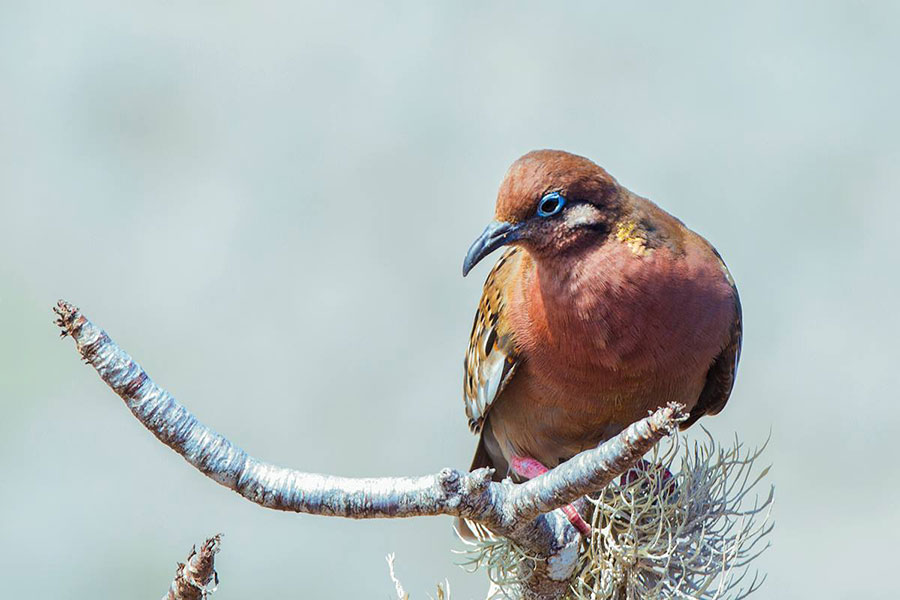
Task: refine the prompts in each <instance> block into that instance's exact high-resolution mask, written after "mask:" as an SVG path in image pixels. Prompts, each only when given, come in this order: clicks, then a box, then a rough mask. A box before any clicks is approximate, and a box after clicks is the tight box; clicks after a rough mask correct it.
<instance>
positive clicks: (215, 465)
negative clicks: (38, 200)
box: [54, 300, 685, 598]
mask: <svg viewBox="0 0 900 600" xmlns="http://www.w3.org/2000/svg"><path fill="white" fill-rule="evenodd" d="M54 311H55V312H56V314H57V315H58V319H57V324H58V325H59V326H60V328H61V330H62V332H61V334H62V335H63V336H71V337H72V338H73V339H74V340H75V345H76V348H77V349H78V351H79V353H80V354H81V356H82V357H83V358H84V360H85V362H87V363H88V364H90V365H91V366H92V367H94V368H95V369H96V370H97V373H98V374H99V375H100V378H101V379H102V380H103V381H104V382H106V384H107V385H109V386H110V387H111V388H112V389H113V391H114V392H116V394H118V395H119V396H120V397H121V398H122V399H123V400H124V401H125V404H126V405H127V406H128V408H129V409H130V410H131V412H132V413H133V414H134V416H135V417H137V419H138V420H139V421H140V422H141V423H143V424H144V426H145V427H146V428H147V429H149V430H150V431H151V432H152V433H153V434H154V435H155V436H156V437H157V438H158V439H159V440H160V441H161V442H163V443H164V444H166V445H167V446H169V447H170V448H172V449H173V450H175V452H177V453H178V454H180V455H181V456H182V457H184V459H185V460H187V461H188V462H189V463H190V464H191V465H193V466H194V467H196V468H197V469H198V470H200V471H201V472H202V473H204V474H205V475H206V476H208V477H210V478H211V479H213V480H215V481H217V482H218V483H220V484H222V485H224V486H225V487H227V488H229V489H231V490H233V491H235V492H237V493H239V494H240V495H242V496H243V497H245V498H247V499H248V500H250V501H252V502H255V503H256V504H259V505H261V506H264V507H266V508H274V509H277V510H285V511H294V512H300V513H309V514H316V515H326V516H340V517H348V518H354V519H372V518H400V517H415V516H426V515H452V516H455V517H463V518H466V519H469V520H471V521H474V522H476V523H478V524H480V525H482V526H484V527H487V528H488V529H490V530H491V531H493V532H494V533H495V534H498V535H501V536H504V537H507V538H509V539H510V540H512V541H514V542H515V543H517V544H519V545H520V546H521V547H522V548H523V549H524V550H526V551H527V552H529V553H530V554H531V555H533V556H536V557H539V558H543V559H546V561H544V562H542V563H541V564H539V565H536V566H535V573H534V576H533V577H532V578H531V579H530V580H529V583H528V586H529V589H527V590H523V597H525V598H528V597H534V598H547V597H558V596H559V595H561V594H562V593H563V592H564V590H565V581H566V580H567V579H568V578H569V577H570V576H571V574H572V572H573V569H574V567H575V558H576V554H577V553H576V552H575V551H574V550H575V548H576V547H577V543H578V533H577V532H576V531H575V530H574V528H573V527H571V526H570V525H569V523H568V521H567V520H566V519H565V518H564V517H561V516H560V514H559V512H558V511H556V512H552V511H554V509H556V508H560V507H562V506H564V505H566V504H568V503H570V502H573V501H575V500H576V499H578V498H580V497H582V496H584V495H586V494H590V493H593V492H597V491H599V490H601V489H603V488H604V487H605V486H606V485H607V484H608V483H609V482H610V481H612V480H613V479H614V478H615V477H617V476H618V475H620V474H621V473H623V472H625V471H626V470H628V468H629V467H631V466H632V465H633V464H634V463H635V462H636V461H637V460H638V459H639V458H640V457H641V456H642V455H644V454H645V453H646V452H647V451H649V450H650V449H651V448H652V447H653V446H654V445H655V444H656V443H657V442H658V441H659V440H660V439H662V438H663V437H665V436H666V435H668V434H669V433H671V432H672V431H674V429H675V428H676V426H677V425H678V423H679V422H681V421H682V420H684V418H685V415H684V412H683V407H682V406H680V405H675V404H672V405H669V406H667V407H664V408H661V409H659V410H658V411H656V412H655V413H654V414H652V415H650V416H649V417H647V418H645V419H643V420H641V421H638V422H637V423H634V424H633V425H631V426H630V427H628V428H627V429H626V430H625V431H623V432H622V433H620V434H619V435H618V436H616V437H614V438H612V439H610V440H609V441H607V442H605V443H604V444H602V445H601V446H599V447H597V448H595V449H593V450H588V451H585V452H582V453H581V454H579V455H577V456H576V457H574V458H572V459H571V460H569V461H567V462H565V463H563V464H562V465H560V466H558V467H556V468H555V469H553V470H552V471H550V472H549V473H546V474H545V475H542V476H540V477H537V478H535V479H533V480H531V481H528V482H527V483H524V484H520V485H513V484H512V483H510V482H509V481H508V480H507V481H504V482H502V483H497V482H493V481H491V474H492V473H491V471H490V470H489V469H478V470H476V471H473V472H472V473H466V472H461V471H458V470H455V469H449V468H447V469H443V470H441V471H440V472H439V473H436V474H433V475H425V476H421V477H378V478H349V477H336V476H332V475H322V474H317V473H307V472H303V471H298V470H295V469H289V468H285V467H279V466H277V465H273V464H270V463H266V462H263V461H260V460H258V459H256V458H254V457H252V456H250V455H249V454H247V452H245V451H244V450H242V449H241V448H239V447H238V446H236V445H235V444H234V443H232V442H231V441H230V440H228V438H226V437H225V436H223V435H221V434H219V433H216V432H215V431H213V430H212V429H210V428H209V427H207V426H206V425H204V424H203V423H201V422H200V421H198V420H197V418H196V417H195V416H194V415H193V414H192V413H191V412H190V411H188V410H187V409H186V408H185V407H183V406H182V405H180V404H179V403H178V402H177V401H176V400H175V398H174V397H173V396H172V395H171V394H170V393H169V392H167V391H165V390H164V389H162V388H161V387H159V386H158V385H157V384H156V383H154V382H153V380H152V379H150V377H149V376H148V375H147V373H146V372H145V371H144V370H143V369H142V368H141V367H140V365H138V364H137V362H135V361H134V360H133V359H132V358H131V357H130V356H129V355H128V354H127V353H126V352H125V351H124V350H122V349H121V348H119V346H118V345H116V343H115V342H113V341H112V340H111V339H110V337H109V336H108V335H107V334H106V332H104V331H103V330H102V329H100V328H99V327H97V326H96V325H94V324H93V323H92V322H91V321H89V320H88V319H87V318H86V317H85V316H84V315H82V314H81V312H80V311H79V310H78V309H77V308H76V307H74V306H72V305H71V304H69V303H67V302H65V301H62V300H60V301H59V303H58V304H57V306H56V307H55V308H54ZM557 590H558V592H557Z"/></svg>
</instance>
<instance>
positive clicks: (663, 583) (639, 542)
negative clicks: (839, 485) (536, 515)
mask: <svg viewBox="0 0 900 600" xmlns="http://www.w3.org/2000/svg"><path fill="white" fill-rule="evenodd" d="M704 432H705V430H704ZM764 448H765V444H763V446H762V447H761V448H759V449H757V450H749V451H748V450H746V449H745V448H744V445H743V444H742V443H741V442H740V441H739V440H738V439H737V438H735V439H734V442H733V443H732V444H730V445H729V446H728V447H722V446H720V445H719V444H718V443H717V442H716V441H715V440H714V439H713V438H712V436H710V435H709V434H708V433H706V438H705V439H702V440H699V441H693V442H688V441H685V440H683V439H680V436H677V435H676V436H673V437H672V438H670V439H667V440H664V441H663V442H662V443H661V444H660V445H658V446H657V447H656V449H655V450H654V451H653V452H652V453H651V454H650V455H649V456H648V459H649V460H648V461H642V463H641V464H639V465H638V466H636V467H635V468H633V469H632V470H630V471H628V472H627V473H626V474H625V475H623V476H622V477H621V478H620V479H619V480H618V481H616V482H614V483H612V484H610V485H609V486H608V487H607V488H606V489H605V490H604V491H603V492H602V493H600V494H598V495H597V496H595V497H594V498H592V499H590V502H591V503H592V504H593V507H594V509H593V518H592V535H591V539H590V540H585V541H584V542H583V544H582V550H581V556H580V566H579V569H578V570H577V575H576V576H575V577H574V578H573V580H572V583H571V589H570V592H569V598H570V599H571V600H657V599H660V600H661V599H667V598H673V599H675V598H677V599H688V600H739V599H741V598H744V597H746V596H747V595H749V594H750V593H752V592H753V591H755V590H756V589H758V588H759V586H760V585H761V584H762V582H763V580H764V579H765V578H764V577H759V575H758V574H757V573H755V572H754V573H753V574H752V575H751V571H750V562H751V561H752V560H753V559H754V558H756V557H757V556H758V555H759V554H760V553H761V552H763V551H764V550H765V549H766V548H767V547H768V544H767V542H766V539H765V538H766V536H767V535H768V533H769V532H770V531H771V530H772V524H771V522H770V519H769V516H770V515H769V512H770V509H771V506H772V500H773V488H771V487H770V488H769V489H768V490H766V491H765V494H764V495H762V496H761V497H760V496H759V495H758V494H757V484H759V483H760V481H761V480H762V479H763V478H764V477H765V476H766V475H767V473H768V470H769V469H768V467H767V468H763V469H760V470H758V472H756V471H757V469H756V464H755V463H756V461H757V459H759V457H760V456H761V454H762V451H763V450H764ZM475 533H476V534H477V538H478V539H477V541H474V542H471V541H470V542H467V546H468V548H467V549H466V550H465V551H463V552H464V554H466V556H467V558H468V560H467V561H466V562H465V565H466V566H468V567H469V568H470V569H479V568H482V569H484V570H486V571H487V573H488V577H489V578H490V579H491V581H492V583H493V584H494V585H493V589H494V590H495V594H494V597H496V598H511V599H512V598H517V589H518V588H519V584H520V583H521V582H522V577H523V575H520V574H522V573H529V572H531V571H532V569H531V568H523V565H526V564H527V563H526V562H525V561H534V560H536V559H535V558H534V557H531V556H528V555H527V554H526V553H524V552H523V551H522V550H521V548H519V547H517V546H516V545H515V544H513V543H511V542H509V541H507V540H505V539H504V538H501V537H496V536H493V535H491V534H490V532H488V531H486V530H485V529H483V528H478V529H477V530H475ZM532 564H533V563H532Z"/></svg>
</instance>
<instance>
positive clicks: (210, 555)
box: [162, 533, 222, 600]
mask: <svg viewBox="0 0 900 600" xmlns="http://www.w3.org/2000/svg"><path fill="white" fill-rule="evenodd" d="M221 542H222V534H221V533H220V534H218V535H214V536H213V537H211V538H209V539H208V540H206V541H205V542H204V543H203V545H202V546H200V550H199V551H198V550H197V547H196V546H195V547H193V548H191V554H190V556H188V559H187V562H183V563H178V568H177V569H176V570H175V579H173V580H172V585H170V586H169V591H168V592H167V593H166V595H165V596H163V597H162V600H201V598H205V597H206V596H208V595H209V594H211V593H212V592H213V591H215V587H216V586H217V585H219V575H218V574H217V573H216V569H215V560H216V553H217V552H218V551H219V546H220V544H221ZM210 584H212V587H210Z"/></svg>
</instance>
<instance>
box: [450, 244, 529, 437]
mask: <svg viewBox="0 0 900 600" xmlns="http://www.w3.org/2000/svg"><path fill="white" fill-rule="evenodd" d="M530 265H531V257H530V256H528V253H527V252H526V251H525V250H522V249H521V248H518V247H512V248H510V249H508V250H507V251H506V252H504V253H503V255H502V256H501V257H500V259H499V260H498V261H497V262H496V264H495V265H494V268H493V269H492V270H491V272H490V274H489V275H488V277H487V280H486V281H485V283H484V289H483V291H482V294H481V301H480V302H479V303H478V310H477V311H476V313H475V322H474V323H473V325H472V333H471V334H470V336H469V346H468V349H467V351H466V356H465V360H464V365H463V366H464V374H463V375H464V377H463V379H464V380H463V400H464V401H465V407H466V416H467V417H468V419H469V427H470V429H472V431H473V432H475V433H478V432H480V431H481V428H482V426H483V425H484V420H485V418H486V416H487V414H488V410H489V409H490V407H491V404H492V403H493V402H494V401H495V400H496V399H497V397H498V396H499V395H500V393H501V392H502V391H503V388H504V387H505V386H506V384H507V383H509V381H510V379H511V378H512V376H513V374H514V373H515V370H516V367H517V365H518V364H519V355H518V352H517V349H516V340H515V339H514V336H513V331H512V329H511V328H510V324H509V318H508V308H507V307H508V305H509V300H510V294H511V293H512V292H513V289H514V282H515V280H516V278H517V276H520V275H521V273H522V271H523V270H524V269H527V268H528V267H529V266H530Z"/></svg>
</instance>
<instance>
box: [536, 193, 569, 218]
mask: <svg viewBox="0 0 900 600" xmlns="http://www.w3.org/2000/svg"><path fill="white" fill-rule="evenodd" d="M565 205H566V197H565V196H563V195H562V194H560V193H559V192H550V193H549V194H544V197H543V198H541V200H540V202H538V207H537V214H538V216H539V217H552V216H553V215H557V214H559V212H560V211H561V210H562V209H563V206H565Z"/></svg>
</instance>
